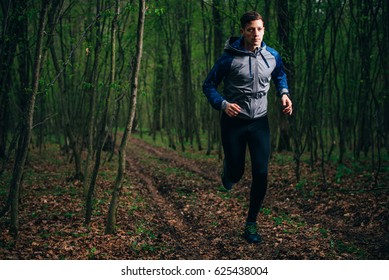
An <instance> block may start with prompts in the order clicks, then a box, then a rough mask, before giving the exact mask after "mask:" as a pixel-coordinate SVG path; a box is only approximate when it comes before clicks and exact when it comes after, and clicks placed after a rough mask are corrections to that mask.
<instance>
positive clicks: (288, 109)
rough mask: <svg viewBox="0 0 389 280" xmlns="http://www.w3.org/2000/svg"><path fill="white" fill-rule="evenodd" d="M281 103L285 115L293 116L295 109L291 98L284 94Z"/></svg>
mask: <svg viewBox="0 0 389 280" xmlns="http://www.w3.org/2000/svg"><path fill="white" fill-rule="evenodd" d="M281 102H282V107H283V109H282V113H284V114H285V115H292V112H293V107H292V101H291V100H290V99H289V96H287V95H286V94H284V95H283V96H282V97H281Z"/></svg>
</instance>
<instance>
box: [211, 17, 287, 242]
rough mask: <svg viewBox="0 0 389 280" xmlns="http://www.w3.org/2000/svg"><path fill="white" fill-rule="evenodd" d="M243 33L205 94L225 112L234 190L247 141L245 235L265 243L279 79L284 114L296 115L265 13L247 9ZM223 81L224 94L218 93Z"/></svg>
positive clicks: (229, 181) (226, 170) (227, 181)
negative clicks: (262, 221) (272, 114)
mask: <svg viewBox="0 0 389 280" xmlns="http://www.w3.org/2000/svg"><path fill="white" fill-rule="evenodd" d="M240 22H241V29H240V33H241V37H239V38H237V37H231V38H230V39H229V40H227V42H226V44H225V48H224V53H223V55H222V56H221V57H220V58H219V59H218V60H217V61H216V63H215V65H214V66H213V68H212V70H211V71H210V73H209V74H208V76H207V78H206V79H205V81H204V84H203V92H204V94H205V95H206V97H207V98H208V101H209V102H210V104H211V105H212V107H213V108H215V109H217V110H222V111H223V113H222V117H221V137H222V144H223V149H224V165H223V172H222V175H221V180H222V183H223V186H224V187H225V188H226V189H227V190H230V189H231V188H232V186H233V184H235V183H237V182H238V181H239V180H240V179H241V178H242V176H243V173H244V164H245V154H246V145H248V147H249V151H250V158H251V165H252V184H251V190H250V205H249V211H248V215H247V219H246V224H245V229H244V233H243V237H244V238H245V239H246V240H247V241H248V242H249V243H259V242H261V236H260V235H259V234H258V232H257V225H256V220H257V216H258V213H259V210H260V208H261V205H262V202H263V199H264V197H265V194H266V188H267V175H268V161H269V155H270V131H269V123H268V119H267V93H268V91H269V87H270V80H271V79H273V81H274V83H275V86H276V89H277V95H278V96H279V97H280V99H281V103H282V105H283V113H284V114H287V115H291V114H292V102H291V100H290V97H289V91H288V85H287V80H286V74H285V72H284V69H283V65H282V60H281V57H280V55H279V54H278V53H277V52H276V51H275V50H274V49H272V48H270V47H268V46H267V45H266V44H265V43H264V42H263V41H262V39H263V35H264V32H265V27H264V22H263V19H262V16H261V15H260V14H258V13H257V12H254V11H252V12H247V13H245V14H244V15H243V16H242V17H241V19H240ZM222 80H223V82H224V94H223V96H222V95H220V94H219V93H218V91H217V87H218V85H219V84H220V83H221V81H222Z"/></svg>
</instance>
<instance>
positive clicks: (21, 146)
mask: <svg viewBox="0 0 389 280" xmlns="http://www.w3.org/2000/svg"><path fill="white" fill-rule="evenodd" d="M49 4H50V1H48V0H42V7H41V10H40V15H39V25H38V26H39V27H38V38H37V42H36V47H35V58H34V68H33V81H32V85H31V92H30V93H27V94H29V95H30V96H29V98H28V103H27V107H26V108H25V110H24V112H25V114H24V116H23V124H22V128H21V134H20V138H19V143H18V148H17V152H16V159H15V164H14V168H13V174H12V179H11V185H10V191H11V224H10V233H11V234H12V236H13V237H14V238H15V239H17V237H18V233H19V191H20V186H21V181H22V176H23V169H24V165H25V162H26V158H27V154H28V145H29V143H30V139H31V133H32V125H33V118H34V108H35V100H36V96H37V93H38V88H39V79H40V74H41V73H40V70H41V63H42V49H43V38H44V27H45V23H46V19H47V11H48V8H49Z"/></svg>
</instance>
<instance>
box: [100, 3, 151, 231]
mask: <svg viewBox="0 0 389 280" xmlns="http://www.w3.org/2000/svg"><path fill="white" fill-rule="evenodd" d="M145 2H146V0H139V16H138V31H137V48H136V55H135V56H136V57H135V64H134V68H135V70H134V72H133V75H132V81H131V84H132V92H131V106H130V111H129V114H128V120H127V125H126V129H125V131H124V134H123V138H122V142H121V144H120V148H119V166H118V172H117V176H116V180H115V185H114V189H113V192H112V197H111V202H110V205H109V211H108V217H107V225H106V228H105V232H106V233H107V234H110V233H114V232H115V227H116V213H117V208H118V206H119V198H120V193H121V189H122V184H123V177H124V170H125V168H126V149H127V141H128V137H129V135H130V134H131V131H132V125H133V121H134V117H135V110H136V98H137V93H138V76H139V70H140V63H141V59H142V50H143V31H144V21H145V13H146V3H145Z"/></svg>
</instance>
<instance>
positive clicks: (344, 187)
mask: <svg viewBox="0 0 389 280" xmlns="http://www.w3.org/2000/svg"><path fill="white" fill-rule="evenodd" d="M128 146H129V148H128V153H127V172H126V179H125V183H124V188H123V191H122V195H121V201H120V207H119V209H118V215H117V231H116V234H114V235H107V234H104V229H105V222H106V216H107V211H108V205H109V202H110V196H111V189H112V182H113V181H114V179H115V171H116V160H115V158H114V160H113V161H111V162H108V161H106V162H104V164H102V167H101V171H100V175H99V177H98V182H97V186H96V193H95V208H94V212H93V217H92V221H91V223H90V225H88V226H85V225H84V214H83V213H84V204H85V203H84V201H85V199H84V196H83V187H82V183H81V182H80V181H78V180H75V179H74V178H72V176H71V175H72V171H73V163H71V162H70V161H69V158H68V157H65V156H64V155H60V154H59V152H58V151H59V148H58V146H48V147H47V148H46V149H45V150H44V151H42V152H41V153H39V151H37V150H32V151H31V153H30V159H29V162H28V165H27V166H26V167H27V171H26V174H25V176H24V183H23V195H22V203H21V205H20V225H21V228H20V236H19V239H18V240H17V241H14V240H13V239H12V237H11V236H10V234H9V232H8V227H9V217H8V215H7V216H5V217H2V218H0V259H3V260H5V259H14V260H17V259H28V260H31V259H50V260H52V259H71V260H76V259H104V260H106V259H122V260H125V259H180V260H182V259H185V260H194V259H196V260H197V259H221V260H227V259H228V260H231V259H267V260H283V259H331V260H336V259H350V260H354V259H365V260H366V259H389V207H388V206H389V196H388V194H389V189H388V185H387V183H388V182H389V171H388V170H389V168H388V166H384V169H383V170H384V172H382V173H381V175H380V177H379V184H378V185H374V184H373V178H372V174H371V172H369V170H367V168H364V166H363V165H362V164H361V163H358V164H357V163H352V162H349V163H346V164H344V165H341V166H337V165H336V164H328V165H326V177H327V185H326V187H323V182H322V179H321V178H322V176H321V172H320V168H319V167H315V168H314V169H312V168H311V167H310V166H309V165H308V164H306V163H302V166H301V170H302V173H301V179H300V181H299V182H296V179H295V176H294V171H293V169H294V163H293V160H292V156H291V155H288V154H274V155H273V156H272V159H271V163H270V170H269V174H270V175H269V187H268V192H267V196H266V199H265V201H264V207H263V209H262V211H261V213H260V216H259V219H258V224H259V232H260V234H261V235H262V237H263V242H262V243H260V244H248V243H247V242H246V241H245V240H244V239H243V238H242V236H241V235H242V229H243V225H244V220H245V216H246V213H247V208H248V196H249V188H248V186H249V184H250V172H248V170H250V168H249V161H248V163H247V166H246V171H247V172H246V173H245V175H244V178H243V179H242V180H241V182H239V183H238V184H236V185H235V186H234V187H233V189H232V191H230V192H226V191H224V190H223V188H222V187H221V184H220V177H219V174H220V167H221V161H220V160H219V159H218V158H217V157H215V156H205V155H204V151H201V152H194V151H188V152H186V153H181V152H177V151H174V150H172V149H168V148H163V147H160V146H156V145H153V144H150V143H148V142H145V141H143V140H141V139H139V137H133V138H131V140H130V143H129V144H128ZM386 164H387V162H386ZM366 166H368V165H366ZM9 177H10V170H9V169H7V170H6V171H5V172H4V173H3V174H2V175H0V207H3V206H4V201H5V199H6V197H7V193H8V190H7V187H8V182H9Z"/></svg>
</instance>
